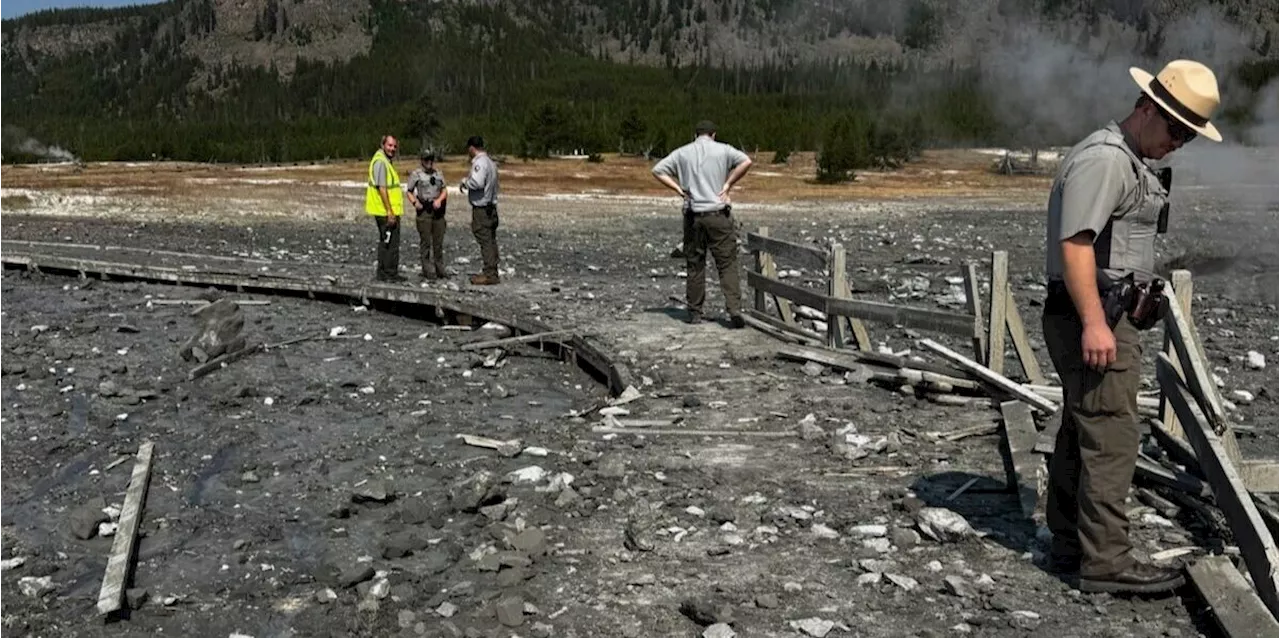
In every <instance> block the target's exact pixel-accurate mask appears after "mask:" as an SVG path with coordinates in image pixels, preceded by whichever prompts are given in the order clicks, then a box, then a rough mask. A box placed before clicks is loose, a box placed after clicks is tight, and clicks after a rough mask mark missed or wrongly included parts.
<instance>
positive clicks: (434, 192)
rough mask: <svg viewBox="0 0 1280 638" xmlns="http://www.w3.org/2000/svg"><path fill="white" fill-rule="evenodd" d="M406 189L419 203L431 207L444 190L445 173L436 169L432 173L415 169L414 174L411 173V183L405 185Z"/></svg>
mask: <svg viewBox="0 0 1280 638" xmlns="http://www.w3.org/2000/svg"><path fill="white" fill-rule="evenodd" d="M405 188H406V189H408V190H409V192H411V193H413V196H414V197H417V198H418V203H420V204H422V205H423V206H430V205H431V202H433V201H435V200H436V198H437V197H439V196H440V192H441V191H443V190H444V173H441V172H440V170H439V169H435V168H433V169H431V171H430V172H427V171H425V170H423V169H421V168H415V169H413V172H412V173H409V181H408V182H406V183H405Z"/></svg>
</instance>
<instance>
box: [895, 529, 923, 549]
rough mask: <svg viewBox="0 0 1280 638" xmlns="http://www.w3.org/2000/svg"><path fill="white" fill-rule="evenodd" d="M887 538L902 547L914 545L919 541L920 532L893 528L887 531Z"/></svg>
mask: <svg viewBox="0 0 1280 638" xmlns="http://www.w3.org/2000/svg"><path fill="white" fill-rule="evenodd" d="M889 540H891V541H893V544H894V545H897V546H898V547H900V548H902V549H906V548H908V547H914V546H916V545H918V544H919V543H920V533H919V532H917V531H915V530H914V529H906V528H902V527H898V528H895V529H894V530H893V531H892V532H890V533H889Z"/></svg>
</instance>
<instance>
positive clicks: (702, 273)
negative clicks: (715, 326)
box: [683, 210, 742, 315]
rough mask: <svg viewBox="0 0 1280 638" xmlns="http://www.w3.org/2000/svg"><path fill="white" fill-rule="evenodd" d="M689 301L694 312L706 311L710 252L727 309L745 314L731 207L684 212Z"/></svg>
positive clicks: (730, 312)
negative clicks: (708, 253) (710, 211)
mask: <svg viewBox="0 0 1280 638" xmlns="http://www.w3.org/2000/svg"><path fill="white" fill-rule="evenodd" d="M683 249H684V256H685V260H686V268H685V270H686V274H687V276H688V278H687V279H686V280H685V300H686V302H687V304H688V306H689V310H690V311H691V312H697V313H701V312H702V304H703V302H705V301H706V299H707V251H708V249H709V250H710V251H711V256H712V257H713V258H714V259H715V261H716V271H717V272H718V273H719V275H720V289H721V290H722V291H723V292H724V305H725V309H726V310H728V311H729V314H730V315H739V314H742V289H741V284H740V280H741V278H742V272H741V270H742V269H741V267H739V266H738V233H737V230H736V229H735V228H734V223H733V217H732V216H731V215H730V213H729V211H728V210H724V211H719V212H713V213H701V214H698V213H690V212H686V213H685V214H684V248H683Z"/></svg>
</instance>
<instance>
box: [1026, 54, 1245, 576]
mask: <svg viewBox="0 0 1280 638" xmlns="http://www.w3.org/2000/svg"><path fill="white" fill-rule="evenodd" d="M1129 73H1130V75H1132V76H1133V79H1134V81H1135V82H1137V84H1138V88H1139V89H1140V91H1141V94H1140V95H1139V97H1138V100H1137V102H1136V104H1134V107H1133V111H1132V112H1131V113H1130V114H1129V115H1128V116H1127V117H1126V118H1124V120H1122V121H1121V122H1119V123H1116V122H1114V121H1113V122H1111V123H1109V124H1108V125H1107V126H1106V127H1104V128H1102V129H1099V130H1098V131H1095V132H1094V133H1092V134H1090V135H1089V136H1088V137H1086V138H1084V140H1083V141H1081V142H1080V143H1079V144H1077V145H1076V146H1075V147H1074V148H1072V149H1071V151H1070V152H1069V153H1068V154H1067V156H1066V157H1065V158H1064V159H1063V161H1062V165H1061V167H1060V168H1059V169H1058V174H1057V177H1056V178H1055V179H1054V182H1053V188H1052V190H1051V191H1050V195H1049V211H1048V212H1049V214H1048V224H1047V233H1046V237H1045V271H1046V275H1047V276H1048V298H1047V300H1046V301H1045V307H1044V317H1043V326H1044V336H1045V344H1046V345H1047V346H1048V350H1049V355H1050V356H1051V357H1052V358H1053V366H1054V368H1055V369H1056V370H1057V371H1058V375H1059V376H1060V377H1061V378H1062V386H1063V395H1064V405H1063V408H1062V427H1061V429H1060V430H1059V431H1058V437H1057V440H1056V441H1055V446H1054V454H1053V457H1052V459H1051V460H1050V462H1049V474H1050V479H1049V482H1050V487H1049V498H1048V503H1047V505H1046V512H1047V515H1048V523H1049V529H1050V530H1051V531H1052V532H1053V541H1052V546H1051V548H1050V554H1049V557H1048V561H1047V563H1048V564H1047V568H1048V569H1049V570H1050V571H1053V572H1055V573H1058V574H1060V575H1063V576H1065V577H1067V578H1068V579H1075V578H1077V577H1078V583H1079V588H1080V590H1081V591H1086V592H1113V593H1161V592H1169V591H1172V590H1173V589H1176V588H1177V587H1178V586H1180V585H1181V584H1182V582H1183V579H1182V576H1181V574H1180V572H1179V571H1178V570H1175V569H1167V568H1162V567H1156V566H1153V565H1149V564H1145V563H1139V562H1137V561H1136V560H1135V559H1134V558H1133V557H1132V556H1131V552H1130V550H1131V549H1132V548H1133V546H1132V544H1131V543H1130V541H1129V521H1128V518H1127V516H1126V512H1125V498H1126V496H1127V495H1128V493H1129V484H1130V481H1132V479H1133V472H1134V465H1135V463H1136V462H1137V456H1138V437H1139V431H1138V406H1137V393H1138V386H1139V383H1140V381H1141V371H1140V367H1141V362H1142V351H1141V346H1140V334H1139V333H1140V330H1143V329H1146V328H1149V327H1151V326H1152V325H1154V324H1155V323H1156V322H1157V321H1158V320H1159V318H1160V316H1161V315H1162V313H1163V305H1162V301H1160V300H1162V299H1163V296H1162V295H1161V294H1159V292H1160V287H1161V286H1162V285H1163V282H1162V281H1159V280H1158V279H1157V278H1155V276H1154V273H1153V271H1154V270H1155V239H1156V234H1157V233H1159V232H1164V225H1165V221H1166V219H1167V214H1168V198H1169V185H1170V181H1171V180H1170V177H1171V173H1170V172H1169V169H1162V170H1161V171H1156V170H1153V169H1152V168H1151V167H1150V166H1149V165H1148V162H1149V161H1154V160H1160V159H1162V158H1164V157H1165V156H1166V155H1168V154H1170V153H1172V152H1174V151H1176V150H1178V149H1179V148H1182V146H1183V145H1185V144H1187V143H1188V142H1190V141H1191V140H1193V139H1195V138H1196V137H1197V136H1200V137H1206V138H1208V139H1210V140H1213V141H1215V142H1219V141H1222V136H1221V135H1220V134H1219V133H1218V130H1217V129H1216V128H1214V126H1213V124H1212V123H1210V121H1209V120H1210V118H1211V117H1212V116H1213V114H1214V112H1215V111H1216V110H1217V109H1218V104H1219V97H1218V82H1217V79H1216V78H1215V77H1214V74H1213V71H1211V70H1209V68H1208V67H1206V66H1205V65H1203V64H1200V63H1199V62H1192V61H1190V60H1174V61H1173V62H1170V63H1169V64H1168V65H1167V66H1165V67H1164V69H1162V70H1161V71H1160V73H1159V74H1157V75H1155V76H1152V75H1151V74H1150V73H1148V72H1146V71H1143V70H1142V69H1138V68H1132V69H1130V70H1129ZM1153 299H1154V300H1157V301H1150V300H1153Z"/></svg>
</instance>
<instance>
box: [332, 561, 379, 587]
mask: <svg viewBox="0 0 1280 638" xmlns="http://www.w3.org/2000/svg"><path fill="white" fill-rule="evenodd" d="M373 574H374V571H373V566H372V565H366V564H361V565H355V566H353V567H350V568H348V569H347V570H346V571H344V572H342V573H341V574H339V575H338V586H339V587H344V588H350V587H354V586H356V585H358V584H360V583H363V582H364V581H366V580H369V579H370V578H373Z"/></svg>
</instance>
